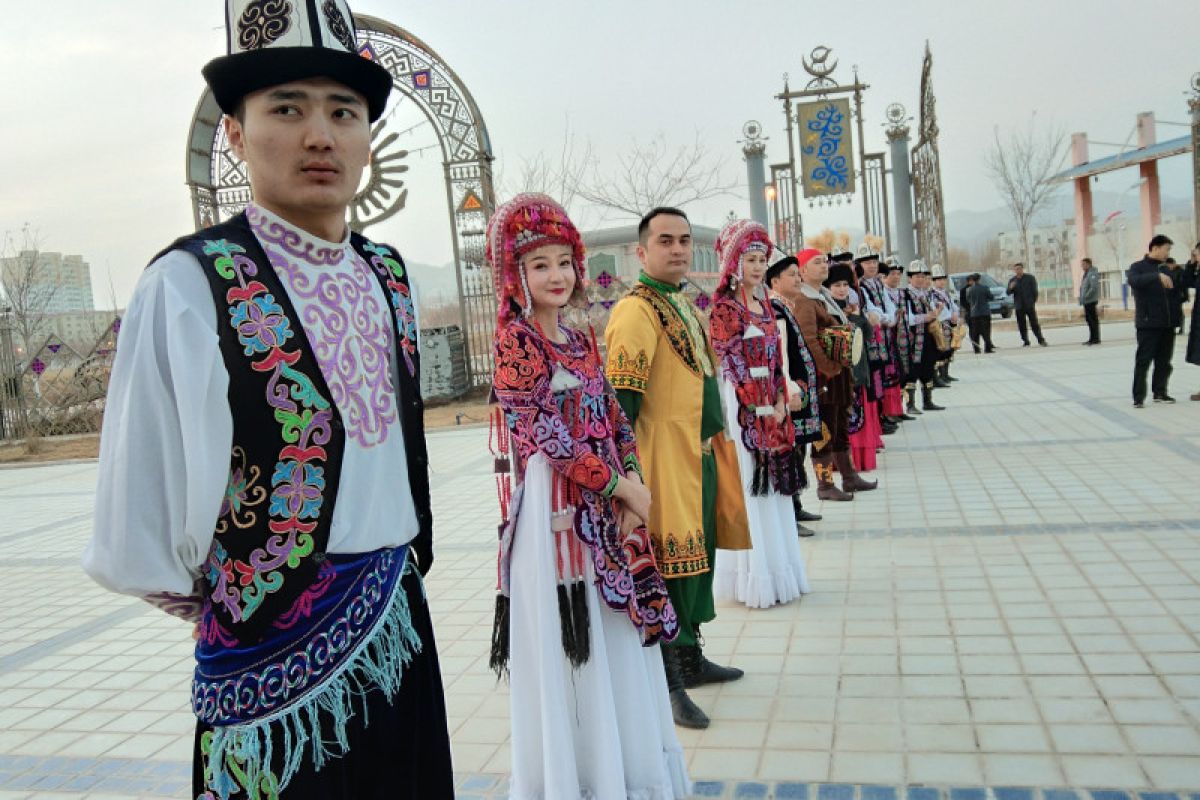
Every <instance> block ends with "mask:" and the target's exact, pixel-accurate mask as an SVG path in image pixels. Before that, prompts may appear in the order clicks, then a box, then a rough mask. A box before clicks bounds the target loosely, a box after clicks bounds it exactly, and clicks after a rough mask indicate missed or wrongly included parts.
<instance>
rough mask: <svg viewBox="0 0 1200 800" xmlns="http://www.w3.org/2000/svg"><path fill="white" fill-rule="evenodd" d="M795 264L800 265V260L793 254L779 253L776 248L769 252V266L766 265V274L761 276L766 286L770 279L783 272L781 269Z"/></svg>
mask: <svg viewBox="0 0 1200 800" xmlns="http://www.w3.org/2000/svg"><path fill="white" fill-rule="evenodd" d="M793 264H795V265H796V266H797V267H799V266H800V262H799V261H797V260H796V257H795V256H789V255H787V254H786V253H781V252H779V251H778V250H776V251H774V252H773V253H771V266H769V267H767V274H766V275H765V276H764V277H763V280H764V281H765V282H766V284H767V286H770V285H771V281H772V280H773V279H775V278H778V277H779V276H780V275H782V274H783V271H784V270H785V269H787V268H788V267H790V266H792V265H793Z"/></svg>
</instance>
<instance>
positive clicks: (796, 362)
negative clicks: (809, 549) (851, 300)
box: [765, 253, 821, 537]
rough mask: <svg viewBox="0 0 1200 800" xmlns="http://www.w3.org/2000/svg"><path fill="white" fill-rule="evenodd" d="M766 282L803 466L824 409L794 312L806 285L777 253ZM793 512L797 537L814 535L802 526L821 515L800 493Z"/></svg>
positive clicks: (792, 260)
mask: <svg viewBox="0 0 1200 800" xmlns="http://www.w3.org/2000/svg"><path fill="white" fill-rule="evenodd" d="M765 280H766V284H767V288H769V289H770V291H771V308H772V310H773V311H774V312H775V319H776V324H778V326H779V330H780V338H781V340H782V341H783V342H784V352H785V356H786V357H785V359H784V362H785V364H786V366H787V377H788V404H789V409H790V411H791V416H792V423H793V424H794V425H795V426H796V448H797V450H798V451H799V453H800V461H801V463H803V461H804V456H805V454H806V453H807V451H808V445H809V443H810V442H815V441H817V440H819V439H820V438H821V409H820V400H819V397H820V389H819V386H818V383H817V368H816V364H815V363H814V362H813V357H812V351H811V350H810V349H809V347H808V343H807V342H805V340H804V332H803V331H801V330H800V323H799V322H798V321H797V320H796V315H795V312H794V309H795V303H796V302H797V300H798V299H799V297H800V294H801V291H800V287H801V286H803V284H804V282H803V281H802V280H801V278H800V263H799V262H798V261H797V260H796V257H795V256H788V255H783V254H782V253H776V254H775V259H774V261H773V262H772V264H771V266H770V267H768V268H767V274H766V278H765ZM801 474H803V473H801ZM801 488H802V489H803V488H806V487H803V486H802V487H801ZM792 510H793V512H794V515H795V517H796V533H797V534H799V535H800V536H806V537H807V536H813V535H815V532H814V531H813V530H812V529H811V528H808V527H806V526H805V525H804V524H803V523H805V522H815V521H818V520H820V519H821V515H820V514H813V513H812V512H810V511H806V510H805V509H804V505H803V503H801V501H800V492H796V494H794V495H792Z"/></svg>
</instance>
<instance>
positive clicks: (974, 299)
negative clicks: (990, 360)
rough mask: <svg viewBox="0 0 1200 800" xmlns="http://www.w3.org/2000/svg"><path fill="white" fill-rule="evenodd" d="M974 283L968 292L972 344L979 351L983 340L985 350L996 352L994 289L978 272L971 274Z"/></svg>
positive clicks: (968, 313) (967, 306) (968, 314)
mask: <svg viewBox="0 0 1200 800" xmlns="http://www.w3.org/2000/svg"><path fill="white" fill-rule="evenodd" d="M971 278H972V279H974V283H973V284H972V285H971V288H970V290H969V291H968V292H967V305H966V309H967V319H969V320H970V321H971V346H972V347H974V348H975V352H976V353H978V352H979V341H980V339H982V340H983V352H984V353H994V352H996V346H995V345H994V344H992V290H991V289H989V288H988V287H987V285H986V284H984V282H983V276H982V275H980V274H979V273H978V272H976V273H975V274H974V275H972V276H971Z"/></svg>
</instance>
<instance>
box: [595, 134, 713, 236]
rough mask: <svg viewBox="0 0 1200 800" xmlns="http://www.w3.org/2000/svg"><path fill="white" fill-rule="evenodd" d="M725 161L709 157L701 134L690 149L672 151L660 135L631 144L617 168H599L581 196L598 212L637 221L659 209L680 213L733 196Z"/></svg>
mask: <svg viewBox="0 0 1200 800" xmlns="http://www.w3.org/2000/svg"><path fill="white" fill-rule="evenodd" d="M723 168H724V161H723V160H722V159H721V158H719V157H716V156H714V155H712V154H710V153H709V151H708V148H707V147H706V146H705V145H704V142H703V141H702V140H701V138H700V134H699V132H697V133H696V137H695V139H694V141H693V142H692V144H691V145H688V146H674V145H670V144H668V143H667V141H666V138H665V137H664V136H663V135H662V134H661V133H660V134H658V135H657V136H655V137H654V138H653V139H651V140H650V141H649V142H647V143H645V144H642V143H640V142H637V141H634V142H633V143H632V145H631V147H630V148H629V150H627V151H626V152H625V153H623V154H622V155H620V156H619V157H618V158H617V168H616V169H614V170H613V171H612V172H611V173H607V174H606V173H602V172H601V170H600V168H599V167H598V166H597V167H595V169H594V170H593V173H592V179H591V180H590V181H588V182H587V184H586V185H585V186H583V187H581V188H580V190H579V196H580V197H582V198H583V199H585V200H587V201H588V202H590V203H592V204H594V205H597V206H600V207H601V208H605V209H609V210H612V211H616V212H618V213H620V214H622V215H628V216H632V217H640V216H641V215H642V214H645V213H646V212H647V211H649V210H650V209H651V208H654V207H655V206H662V205H672V206H677V207H683V206H686V205H688V204H690V203H695V202H698V201H700V200H707V199H710V198H714V197H721V196H724V195H730V194H733V192H734V189H735V188H736V187H737V182H736V181H725V180H724V179H723V176H722V172H723Z"/></svg>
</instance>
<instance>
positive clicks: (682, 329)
mask: <svg viewBox="0 0 1200 800" xmlns="http://www.w3.org/2000/svg"><path fill="white" fill-rule="evenodd" d="M629 294H630V295H631V296H633V297H638V298H641V299H642V300H644V301H646V302H647V303H649V304H650V307H651V308H652V309H654V313H655V314H657V315H658V321H659V322H660V323H661V324H662V329H663V333H664V334H666V337H667V341H668V342H670V344H671V349H672V350H674V351H675V354H676V355H677V356H679V358H680V359H682V360H683V363H684V364H685V365H687V368H688V369H690V370H691V371H692V372H694V373H696V375H697V376H700V377H703V376H704V375H706V374H711V372H710V371H708V370H705V369H704V363H703V362H701V360H700V358H699V356H698V355H697V352H696V351H697V350H698V349H701V348H703V347H704V346H705V344H704V342H703V341H702V340H703V336H704V334H703V333H700V335H699V336H700V338H699V340H697V339H695V338H694V336H695V334H693V333H691V332H689V331H688V326H687V323H686V322H685V321H684V319H683V315H682V314H681V313H680V312H679V309H678V308H676V307H675V304H674V303H672V302H671V301H670V300H668V299H667V298H665V297H663V296H662V295H661V294H659V293H658V292H657V291H655V290H654V289H652V288H650V287H649V286H647V285H646V284H644V283H639V284H638V285H637V286H634V287H633V289H631V290H630V292H629ZM685 302H686V301H685Z"/></svg>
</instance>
